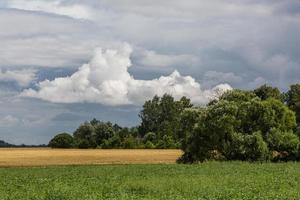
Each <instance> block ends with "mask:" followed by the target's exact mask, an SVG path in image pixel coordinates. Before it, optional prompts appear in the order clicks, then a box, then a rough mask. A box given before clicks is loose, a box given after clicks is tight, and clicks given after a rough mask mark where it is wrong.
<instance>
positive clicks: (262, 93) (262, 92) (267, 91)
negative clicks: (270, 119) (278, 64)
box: [254, 84, 283, 101]
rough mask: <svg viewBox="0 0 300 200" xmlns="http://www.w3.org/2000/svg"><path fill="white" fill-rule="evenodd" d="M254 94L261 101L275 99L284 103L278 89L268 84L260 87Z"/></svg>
mask: <svg viewBox="0 0 300 200" xmlns="http://www.w3.org/2000/svg"><path fill="white" fill-rule="evenodd" d="M254 93H255V94H256V95H257V96H258V97H259V98H260V99H261V100H266V99H268V98H274V99H277V100H280V101H283V95H282V94H281V92H280V91H279V89H278V88H276V87H271V86H268V85H266V84H264V85H262V86H260V87H259V88H257V89H255V90H254Z"/></svg>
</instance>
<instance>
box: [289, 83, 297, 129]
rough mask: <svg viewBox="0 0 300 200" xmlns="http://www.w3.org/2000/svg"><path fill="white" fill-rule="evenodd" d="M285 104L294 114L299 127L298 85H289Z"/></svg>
mask: <svg viewBox="0 0 300 200" xmlns="http://www.w3.org/2000/svg"><path fill="white" fill-rule="evenodd" d="M286 103H287V105H288V107H289V108H290V109H291V110H292V111H294V112H295V113H296V118H297V124H298V127H300V84H295V85H291V87H290V90H289V91H288V92H287V93H286Z"/></svg>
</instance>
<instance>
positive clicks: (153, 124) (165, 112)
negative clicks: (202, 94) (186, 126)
mask: <svg viewBox="0 0 300 200" xmlns="http://www.w3.org/2000/svg"><path fill="white" fill-rule="evenodd" d="M190 107H192V104H191V102H190V100H189V99H188V98H186V97H182V98H181V99H180V100H178V101H176V100H174V98H173V97H172V96H171V95H168V94H164V95H163V96H162V97H161V98H160V97H158V96H154V97H153V99H152V100H149V101H146V102H145V104H144V105H143V109H142V111H141V112H140V115H139V116H140V118H141V125H140V126H139V133H140V135H141V136H142V137H143V136H144V135H145V134H146V133H148V132H154V133H156V134H157V137H158V138H160V139H161V138H162V137H163V136H164V135H169V136H170V137H172V138H173V139H176V140H177V139H178V137H179V128H180V124H179V121H180V115H181V113H182V112H183V111H184V110H185V109H186V108H190Z"/></svg>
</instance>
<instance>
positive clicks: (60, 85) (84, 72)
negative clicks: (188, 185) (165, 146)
mask: <svg viewBox="0 0 300 200" xmlns="http://www.w3.org/2000/svg"><path fill="white" fill-rule="evenodd" d="M131 52H132V49H131V47H130V46H129V45H128V44H125V45H123V46H122V47H120V48H119V49H117V50H112V49H107V50H105V51H103V50H102V49H97V50H96V51H95V55H94V57H93V58H92V59H91V61H90V62H89V63H88V64H84V65H82V66H81V67H80V68H79V69H78V71H77V72H75V73H74V74H72V75H71V76H68V77H62V78H56V79H54V80H53V81H49V80H45V81H42V82H40V83H38V85H37V87H38V90H33V89H27V90H24V91H23V92H22V94H21V96H23V97H34V98H40V99H43V100H46V101H50V102H56V103H78V102H91V103H101V104H105V105H124V104H137V105H140V104H142V103H143V102H144V101H145V100H147V99H149V98H152V97H153V96H154V95H163V94H164V93H169V94H172V95H173V96H174V97H175V98H180V97H182V96H187V97H189V98H191V99H192V101H193V102H194V103H196V104H204V103H207V102H208V101H209V100H211V99H213V98H215V97H216V96H217V95H218V94H219V93H221V92H224V91H225V90H229V89H231V87H230V86H229V85H228V84H222V85H218V86H216V87H215V88H213V89H212V90H204V91H203V90H201V87H200V84H199V83H198V82H197V81H196V80H195V79H194V78H192V77H191V76H181V75H180V73H179V72H177V71H174V72H173V73H172V74H170V75H169V76H161V77H160V78H158V79H153V80H136V79H134V77H133V76H131V75H130V74H129V72H128V68H129V67H130V66H131V60H130V54H131Z"/></svg>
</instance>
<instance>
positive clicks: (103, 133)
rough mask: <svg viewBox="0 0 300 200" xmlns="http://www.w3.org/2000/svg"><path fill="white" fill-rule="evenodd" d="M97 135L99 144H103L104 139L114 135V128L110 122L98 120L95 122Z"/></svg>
mask: <svg viewBox="0 0 300 200" xmlns="http://www.w3.org/2000/svg"><path fill="white" fill-rule="evenodd" d="M94 130H95V137H96V143H97V145H99V146H100V145H101V144H102V143H103V141H104V140H107V139H109V138H111V137H112V136H113V135H114V133H115V132H114V129H113V126H112V124H111V123H110V122H107V123H104V122H98V123H96V124H94Z"/></svg>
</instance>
